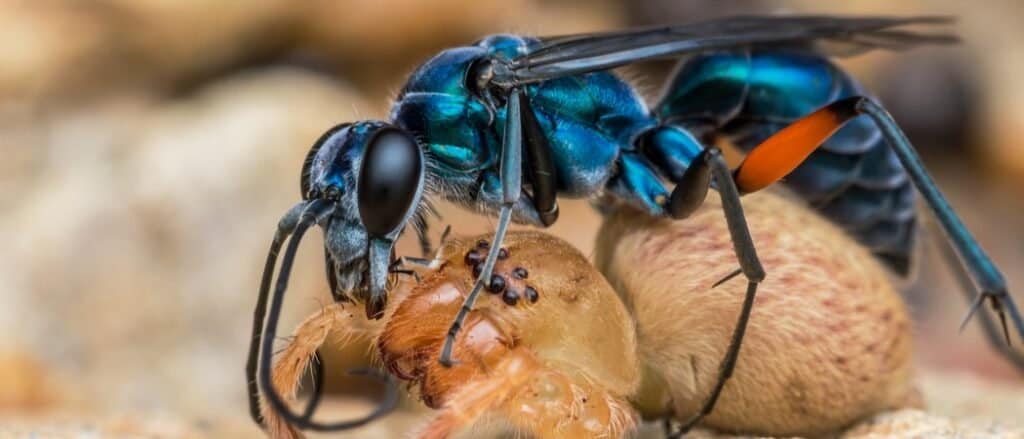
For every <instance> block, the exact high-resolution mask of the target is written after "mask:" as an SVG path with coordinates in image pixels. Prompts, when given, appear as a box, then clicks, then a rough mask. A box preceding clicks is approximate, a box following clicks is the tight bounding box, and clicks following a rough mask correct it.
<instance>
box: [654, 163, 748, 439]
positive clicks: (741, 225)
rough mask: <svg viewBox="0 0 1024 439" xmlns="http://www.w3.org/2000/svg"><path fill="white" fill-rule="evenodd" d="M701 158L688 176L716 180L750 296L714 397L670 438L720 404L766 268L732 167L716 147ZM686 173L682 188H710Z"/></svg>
mask: <svg viewBox="0 0 1024 439" xmlns="http://www.w3.org/2000/svg"><path fill="white" fill-rule="evenodd" d="M701 156H702V157H703V159H702V160H700V161H695V162H694V163H693V165H692V166H691V167H690V169H687V171H686V173H693V175H698V176H699V175H701V174H704V173H706V172H707V170H701V169H700V168H710V175H711V176H712V177H713V178H714V182H715V184H716V185H717V187H718V193H719V196H720V197H721V198H722V210H723V211H724V213H725V221H726V224H727V226H728V227H729V236H730V237H731V238H732V243H733V251H734V252H735V253H736V258H737V259H739V263H740V270H741V271H742V273H743V275H744V276H745V277H746V278H747V292H746V295H745V296H744V298H743V307H742V309H741V310H740V314H739V317H738V318H737V321H736V327H735V328H734V329H733V333H732V339H731V340H730V341H729V348H728V350H726V353H725V357H724V358H723V359H722V362H721V364H720V365H719V368H718V380H717V381H716V383H715V387H714V388H713V389H712V390H711V395H709V396H708V399H707V400H705V401H704V405H703V406H701V409H700V410H699V411H698V412H697V413H695V414H694V415H693V416H691V417H690V419H688V420H686V422H684V423H683V424H682V426H680V428H679V430H677V431H676V432H675V433H673V434H670V435H669V437H670V438H678V437H680V436H682V435H683V434H685V433H686V432H687V431H689V430H690V429H692V428H693V427H694V426H696V425H697V424H698V423H699V422H700V420H701V419H703V418H704V416H707V415H708V414H710V413H711V411H712V410H713V409H714V407H715V403H716V402H718V397H719V396H720V395H721V393H722V389H723V388H724V387H725V383H726V382H727V381H728V380H729V378H730V377H732V373H733V370H734V369H735V368H736V361H737V360H738V359H739V354H740V346H741V345H742V344H743V335H744V334H745V333H746V330H747V323H748V322H749V321H750V313H751V312H752V311H753V307H754V298H755V297H756V296H757V285H758V284H759V283H761V281H762V280H764V277H765V272H764V267H762V266H761V261H760V259H758V257H757V250H756V249H755V247H754V241H753V239H752V238H751V237H750V229H749V228H748V227H747V220H746V217H745V216H744V215H743V206H742V204H741V203H740V194H739V191H738V190H737V188H736V184H735V183H734V182H733V177H732V174H731V171H730V170H729V165H728V164H726V163H725V159H724V158H722V153H721V151H719V150H718V148H717V147H714V146H712V147H708V148H707V149H705V152H703V153H701ZM686 173H684V176H683V179H682V180H680V184H682V183H683V182H692V183H697V182H700V183H703V184H710V181H708V180H707V179H706V178H697V177H691V178H687V176H686V175H685V174H686ZM678 190H680V189H679V188H677V189H676V191H678ZM682 190H684V191H691V192H693V193H699V192H700V190H699V189H694V188H682ZM704 190H706V189H704ZM673 192H675V191H673ZM685 198H692V197H685ZM687 207H688V206H687Z"/></svg>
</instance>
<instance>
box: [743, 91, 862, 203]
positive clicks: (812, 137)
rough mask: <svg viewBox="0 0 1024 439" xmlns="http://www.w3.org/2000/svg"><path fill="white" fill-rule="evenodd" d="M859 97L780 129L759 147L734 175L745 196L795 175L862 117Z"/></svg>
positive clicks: (820, 110) (825, 107)
mask: <svg viewBox="0 0 1024 439" xmlns="http://www.w3.org/2000/svg"><path fill="white" fill-rule="evenodd" d="M862 99H864V98H862V97H859V96H856V97H852V98H846V99H842V100H838V101H835V102H833V103H831V104H828V105H826V106H824V107H822V108H819V109H818V110H816V111H814V112H813V113H811V114H808V115H807V116H804V117H803V118H802V119H800V120H798V121H796V122H793V124H791V125H789V126H787V127H785V128H783V129H782V130H779V132H777V133H775V134H773V135H772V136H771V137H769V138H768V139H766V140H765V141H764V142H761V144H760V145H757V147H756V148H754V149H753V150H752V151H750V154H747V158H746V159H744V160H743V163H742V164H740V166H739V168H737V169H736V171H735V172H734V174H733V175H734V177H735V180H736V186H737V187H738V188H739V190H740V192H742V193H750V192H757V191H759V190H761V189H764V188H765V187H767V186H769V185H771V184H772V183H775V182H777V181H779V180H781V179H782V178H783V177H785V176H786V175H788V174H789V173H790V172H793V170H794V169H796V167H797V166H799V165H800V164H801V163H803V161H804V160H806V159H807V156H809V155H811V153H812V152H814V150H815V149H817V148H818V147H819V146H821V144H822V143H824V142H825V140H828V138H829V137H831V136H832V134H834V133H835V132H836V131H838V130H839V128H842V127H843V125H844V124H846V122H848V121H850V120H851V119H853V118H855V117H857V116H858V115H860V112H859V111H858V110H857V108H858V103H859V102H860V101H861V100H862Z"/></svg>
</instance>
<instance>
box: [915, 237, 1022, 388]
mask: <svg viewBox="0 0 1024 439" xmlns="http://www.w3.org/2000/svg"><path fill="white" fill-rule="evenodd" d="M930 230H931V231H932V233H936V232H937V231H936V230H935V229H934V228H931V229H930ZM936 244H937V245H938V246H939V250H940V251H941V252H942V257H943V258H944V259H945V260H946V263H947V264H949V266H950V267H951V269H952V271H953V277H954V278H956V283H957V286H958V287H959V289H960V291H961V292H962V293H964V297H965V298H966V299H967V304H968V305H971V304H973V303H974V301H975V297H974V283H973V282H971V276H970V274H968V273H967V271H965V270H964V267H963V265H961V264H960V261H959V260H958V259H957V256H956V251H955V250H953V247H952V246H951V245H950V244H949V241H947V240H945V239H938V240H936ZM978 318H979V319H980V322H981V329H982V330H984V331H985V338H986V339H987V340H988V342H989V344H990V345H992V348H993V349H995V350H996V351H997V352H999V353H1000V354H1002V355H1003V357H1005V358H1006V359H1007V360H1008V361H1009V362H1010V363H1013V365H1014V366H1016V367H1017V369H1018V370H1022V371H1024V354H1022V353H1021V352H1018V351H1016V350H1014V349H1013V348H1012V347H1010V346H1007V345H1006V343H1003V342H1002V340H1001V338H1002V337H1004V336H1005V337H1009V336H1008V335H1007V334H1005V333H1001V332H1000V329H1003V330H1005V329H1006V326H1005V325H1004V326H1003V327H1002V328H1000V327H999V326H998V325H996V322H995V321H993V320H992V316H991V315H990V314H989V313H987V312H982V313H979V314H978Z"/></svg>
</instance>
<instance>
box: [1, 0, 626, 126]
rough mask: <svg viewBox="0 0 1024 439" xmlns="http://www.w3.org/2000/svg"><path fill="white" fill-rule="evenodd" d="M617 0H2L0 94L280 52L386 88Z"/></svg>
mask: <svg viewBox="0 0 1024 439" xmlns="http://www.w3.org/2000/svg"><path fill="white" fill-rule="evenodd" d="M610 4H611V3H610V2H609V1H607V0H605V1H602V2H600V3H595V4H594V5H590V6H591V7H587V8H582V9H581V8H578V7H576V5H573V4H568V3H567V4H561V3H559V2H541V1H539V0H501V1H498V0H488V1H473V0H442V1H438V2H420V1H414V0H388V1H385V2H378V1H368V0H357V1H347V2H335V1H325V0H318V1H313V2H303V3H294V2H288V1H285V0H256V1H248V2H223V3H209V2H205V1H198V0H184V1H166V0H141V1H133V0H98V1H93V2H89V3H87V4H86V3H78V2H72V1H44V2H24V1H18V0H2V3H0V5H3V7H0V59H3V60H4V62H3V63H0V97H7V98H11V99H14V98H17V99H20V100H22V101H24V102H28V103H32V102H36V101H38V100H46V101H48V100H54V99H57V100H66V99H68V98H82V97H86V98H88V97H94V96H96V95H98V94H102V93H104V92H109V91H110V90H116V89H119V88H121V89H123V88H124V87H126V86H128V85H132V86H134V87H137V88H149V89H157V90H160V91H162V92H167V93H175V92H178V91H179V90H183V89H184V90H190V89H192V88H194V87H197V86H201V84H202V83H203V82H204V81H208V80H210V79H211V78H217V77H220V76H225V75H228V74H230V73H231V72H233V71H236V70H240V69H243V68H246V67H251V66H259V65H266V64H271V63H281V62H286V63H295V62H297V63H301V64H309V65H314V66H319V67H323V68H326V69H329V70H331V71H333V72H339V73H341V74H342V75H343V76H348V77H350V78H351V79H355V80H356V81H358V82H360V83H362V84H364V85H365V84H369V86H371V87H375V90H376V91H377V92H378V93H379V94H384V93H386V92H388V91H390V90H388V88H394V87H397V86H398V84H400V83H401V80H402V78H403V77H404V75H406V74H408V72H409V70H410V69H411V68H412V67H413V66H415V65H416V64H419V63H420V62H422V61H423V60H425V59H426V58H427V57H429V56H431V55H432V54H433V53H435V52H436V51H437V50H438V48H441V47H447V46H453V45H461V44H468V43H471V42H473V41H474V40H476V39H478V38H479V37H481V36H483V35H486V34H491V33H500V32H508V31H521V32H527V33H534V32H540V31H546V32H548V33H566V32H577V31H582V30H596V29H601V28H606V27H608V26H609V25H611V24H614V23H616V22H617V20H616V19H615V18H614V17H615V16H616V14H615V12H616V10H615V9H614V8H613V7H612V6H610ZM69 35H74V38H68V36H69ZM384 105H386V103H384V102H382V103H381V107H379V108H383V106H384Z"/></svg>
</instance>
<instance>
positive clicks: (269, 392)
mask: <svg viewBox="0 0 1024 439" xmlns="http://www.w3.org/2000/svg"><path fill="white" fill-rule="evenodd" d="M333 207H334V205H333V204H332V203H328V202H326V201H323V200H314V201H312V202H310V203H309V205H308V207H307V208H306V209H304V210H303V211H302V214H301V216H300V217H299V220H298V224H296V225H295V230H294V232H292V236H291V238H289V240H288V246H287V248H286V249H285V253H284V258H282V260H281V271H280V273H278V276H277V283H276V284H275V286H274V294H273V295H272V296H271V298H270V310H269V312H268V314H267V319H266V326H265V327H264V328H263V336H262V338H263V340H262V345H261V347H260V351H259V354H260V355H259V369H258V375H257V378H258V381H257V383H258V384H259V388H260V390H262V391H263V393H264V395H265V397H266V400H267V402H269V403H270V406H271V408H272V409H273V410H274V411H276V412H277V413H278V414H279V415H280V416H281V417H282V418H284V419H285V420H286V421H288V422H289V423H291V424H293V425H295V426H296V427H298V428H301V429H308V430H314V431H335V430H345V429H350V428H355V427H359V426H362V425H365V424H367V423H369V422H371V421H373V420H375V419H377V418H379V417H381V416H384V415H385V414H387V413H388V412H390V411H391V410H392V409H394V408H395V406H396V405H397V402H398V389H397V384H395V383H394V382H392V381H390V380H388V381H387V385H388V389H387V393H386V398H385V400H384V401H382V402H381V404H380V405H378V406H377V408H375V409H374V410H373V411H372V412H370V413H369V414H367V415H366V416H363V417H361V418H356V419H352V420H347V421H340V422H336V423H332V424H322V423H318V422H314V421H312V420H311V419H310V415H311V413H307V414H304V415H297V414H295V413H294V412H292V411H291V410H290V409H289V408H288V406H287V404H285V402H284V398H282V397H281V395H280V394H279V393H278V392H277V389H275V388H274V386H273V383H272V380H271V366H272V364H271V363H272V360H273V342H272V341H273V339H274V334H276V333H277V324H278V322H279V321H280V318H281V307H282V303H283V302H284V292H285V290H286V289H287V288H288V278H289V276H290V275H291V269H292V264H293V263H294V262H295V254H296V253H297V252H298V248H299V243H300V242H302V237H303V235H305V233H306V231H307V230H309V228H310V227H312V226H313V225H315V224H317V223H319V222H320V221H321V220H322V219H323V218H325V217H326V216H328V215H330V214H331V212H332V211H333ZM314 399H319V396H317V395H314ZM312 403H313V402H311V404H312ZM314 408H315V407H314ZM307 411H309V409H308V408H307Z"/></svg>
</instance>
